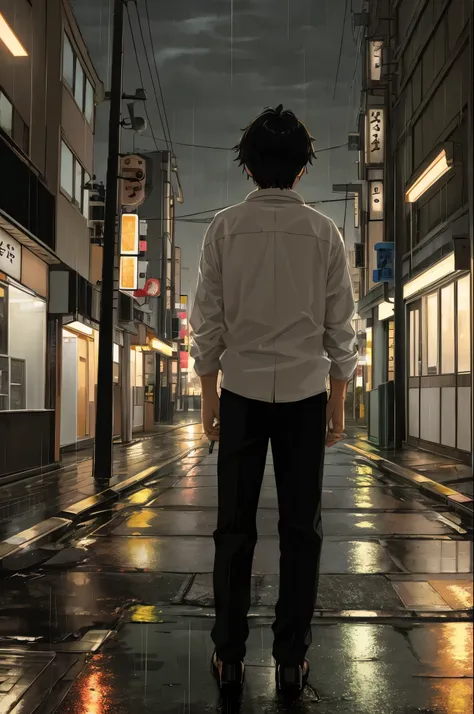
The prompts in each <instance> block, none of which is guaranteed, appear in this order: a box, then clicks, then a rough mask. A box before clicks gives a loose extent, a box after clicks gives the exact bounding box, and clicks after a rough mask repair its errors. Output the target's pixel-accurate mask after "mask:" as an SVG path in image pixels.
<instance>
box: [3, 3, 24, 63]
mask: <svg viewBox="0 0 474 714" xmlns="http://www.w3.org/2000/svg"><path fill="white" fill-rule="evenodd" d="M0 40H2V42H3V43H4V44H5V46H6V47H7V48H8V49H9V50H10V52H11V53H12V55H13V56H14V57H28V52H27V51H26V50H25V48H24V47H23V45H22V44H21V42H20V40H19V39H18V37H17V36H16V35H15V33H14V32H13V30H12V28H11V27H10V25H9V24H8V22H7V21H6V20H5V18H4V17H3V15H2V13H1V12H0Z"/></svg>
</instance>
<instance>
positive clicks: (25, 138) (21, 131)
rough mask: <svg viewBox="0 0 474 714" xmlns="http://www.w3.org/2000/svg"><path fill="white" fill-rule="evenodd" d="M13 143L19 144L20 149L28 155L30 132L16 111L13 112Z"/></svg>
mask: <svg viewBox="0 0 474 714" xmlns="http://www.w3.org/2000/svg"><path fill="white" fill-rule="evenodd" d="M12 136H13V141H14V142H15V143H16V144H18V146H19V147H20V149H21V150H22V151H23V152H24V153H25V154H28V151H29V148H30V130H29V128H28V125H27V124H25V122H24V121H23V119H22V118H21V116H20V115H19V114H18V112H17V111H16V110H15V111H14V112H13V135H12Z"/></svg>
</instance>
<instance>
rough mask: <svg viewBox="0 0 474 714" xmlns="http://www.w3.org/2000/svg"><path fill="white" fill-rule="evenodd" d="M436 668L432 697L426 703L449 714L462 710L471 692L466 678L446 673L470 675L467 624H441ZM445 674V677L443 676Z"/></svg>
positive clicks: (461, 712) (470, 630)
mask: <svg viewBox="0 0 474 714" xmlns="http://www.w3.org/2000/svg"><path fill="white" fill-rule="evenodd" d="M436 670H438V671H439V676H440V679H438V680H437V681H436V683H435V687H436V694H435V695H434V697H435V701H434V702H430V706H431V707H432V708H434V709H435V710H437V711H446V712H449V714H465V712H467V711H468V708H469V707H468V699H469V697H470V696H472V694H471V692H472V690H471V689H470V684H469V683H468V682H467V680H466V679H455V678H451V676H450V675H452V674H454V675H455V676H456V677H466V678H467V677H472V625H471V624H469V625H468V624H464V623H446V624H444V625H442V635H441V639H440V641H439V644H438V651H437V652H436ZM446 676H447V677H449V678H445V677H446ZM433 704H434V706H433ZM469 710H470V708H469Z"/></svg>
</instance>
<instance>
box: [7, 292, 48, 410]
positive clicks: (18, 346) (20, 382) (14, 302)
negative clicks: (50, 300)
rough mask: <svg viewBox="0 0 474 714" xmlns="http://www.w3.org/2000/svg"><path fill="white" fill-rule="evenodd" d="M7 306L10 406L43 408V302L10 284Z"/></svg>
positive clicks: (44, 326)
mask: <svg viewBox="0 0 474 714" xmlns="http://www.w3.org/2000/svg"><path fill="white" fill-rule="evenodd" d="M8 308H9V322H10V332H9V344H8V353H9V357H10V408H11V409H13V408H19V409H25V408H26V409H44V405H45V381H46V302H45V301H44V300H39V299H38V298H36V297H35V296H33V295H29V294H28V293H25V292H23V290H19V289H18V288H15V287H13V286H11V287H10V288H9V305H8ZM13 326H14V327H13Z"/></svg>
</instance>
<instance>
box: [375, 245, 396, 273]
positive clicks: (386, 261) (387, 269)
mask: <svg viewBox="0 0 474 714" xmlns="http://www.w3.org/2000/svg"><path fill="white" fill-rule="evenodd" d="M394 249H395V243H388V242H387V243H376V244H375V246H374V250H375V251H376V253H377V268H376V270H374V271H373V275H372V280H373V281H374V283H389V282H390V281H392V280H393V274H394V270H393V260H394Z"/></svg>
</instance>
